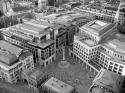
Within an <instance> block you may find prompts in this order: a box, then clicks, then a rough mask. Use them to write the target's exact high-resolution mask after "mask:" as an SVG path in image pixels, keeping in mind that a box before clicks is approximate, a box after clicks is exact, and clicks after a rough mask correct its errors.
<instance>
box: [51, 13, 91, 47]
mask: <svg viewBox="0 0 125 93" xmlns="http://www.w3.org/2000/svg"><path fill="white" fill-rule="evenodd" d="M91 20H93V16H91V17H87V16H84V15H81V14H78V13H75V12H73V11H70V12H69V11H68V12H65V13H64V14H63V15H62V16H59V17H57V18H55V19H54V21H53V23H55V24H59V25H61V26H62V28H63V29H64V30H65V31H66V44H67V45H69V44H71V43H72V42H73V36H74V35H75V34H76V33H78V31H79V27H80V26H83V25H84V24H86V23H87V22H89V21H91Z"/></svg>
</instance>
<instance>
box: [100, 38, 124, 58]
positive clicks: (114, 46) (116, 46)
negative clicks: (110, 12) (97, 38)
mask: <svg viewBox="0 0 125 93" xmlns="http://www.w3.org/2000/svg"><path fill="white" fill-rule="evenodd" d="M102 46H103V47H106V48H108V49H110V50H112V51H113V52H115V53H116V54H119V55H123V56H124V55H125V48H124V46H125V38H124V37H123V36H122V37H121V36H118V37H117V36H114V37H113V38H112V39H110V40H108V41H107V42H105V43H103V44H102Z"/></svg>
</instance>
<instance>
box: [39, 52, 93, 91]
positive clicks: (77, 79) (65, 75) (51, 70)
mask: <svg viewBox="0 0 125 93" xmlns="http://www.w3.org/2000/svg"><path fill="white" fill-rule="evenodd" d="M56 58H57V60H56V62H53V63H51V64H49V65H48V66H47V67H46V68H41V67H40V66H37V68H39V69H41V70H44V71H46V72H47V73H48V75H49V77H56V78H58V79H60V80H62V81H64V82H66V83H68V84H70V85H72V86H75V87H76V88H77V91H78V92H79V93H87V91H88V89H89V88H90V86H91V84H92V81H93V79H94V77H95V75H94V74H93V72H89V68H88V69H86V67H85V66H83V67H82V66H81V65H79V63H78V62H77V61H75V60H74V59H72V58H71V57H69V56H68V50H66V61H67V62H68V63H69V64H70V65H69V66H68V67H66V68H62V67H60V66H59V65H58V63H59V62H60V61H61V60H62V52H60V53H57V56H56Z"/></svg>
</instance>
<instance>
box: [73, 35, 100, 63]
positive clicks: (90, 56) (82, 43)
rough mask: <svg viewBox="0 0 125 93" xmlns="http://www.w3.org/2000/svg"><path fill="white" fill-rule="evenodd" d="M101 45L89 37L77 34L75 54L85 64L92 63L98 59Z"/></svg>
mask: <svg viewBox="0 0 125 93" xmlns="http://www.w3.org/2000/svg"><path fill="white" fill-rule="evenodd" d="M99 48H100V45H99V44H98V43H96V42H95V41H93V40H91V39H90V38H88V37H84V36H82V35H81V34H80V33H77V34H76V35H75V36H74V42H73V52H74V53H76V54H77V55H78V56H79V57H80V58H81V59H83V60H84V61H83V62H87V63H88V62H90V61H93V60H94V59H95V58H96V55H97V51H98V50H99Z"/></svg>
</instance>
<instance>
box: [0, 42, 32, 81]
mask: <svg viewBox="0 0 125 93" xmlns="http://www.w3.org/2000/svg"><path fill="white" fill-rule="evenodd" d="M33 69H34V61H33V55H32V54H31V53H30V52H27V51H26V50H24V49H21V48H19V47H17V46H14V45H12V44H10V43H8V42H5V41H2V40H1V41H0V78H1V79H2V80H5V81H7V82H10V83H17V82H18V81H19V80H21V78H22V77H21V72H22V71H23V70H29V71H32V70H33Z"/></svg>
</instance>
